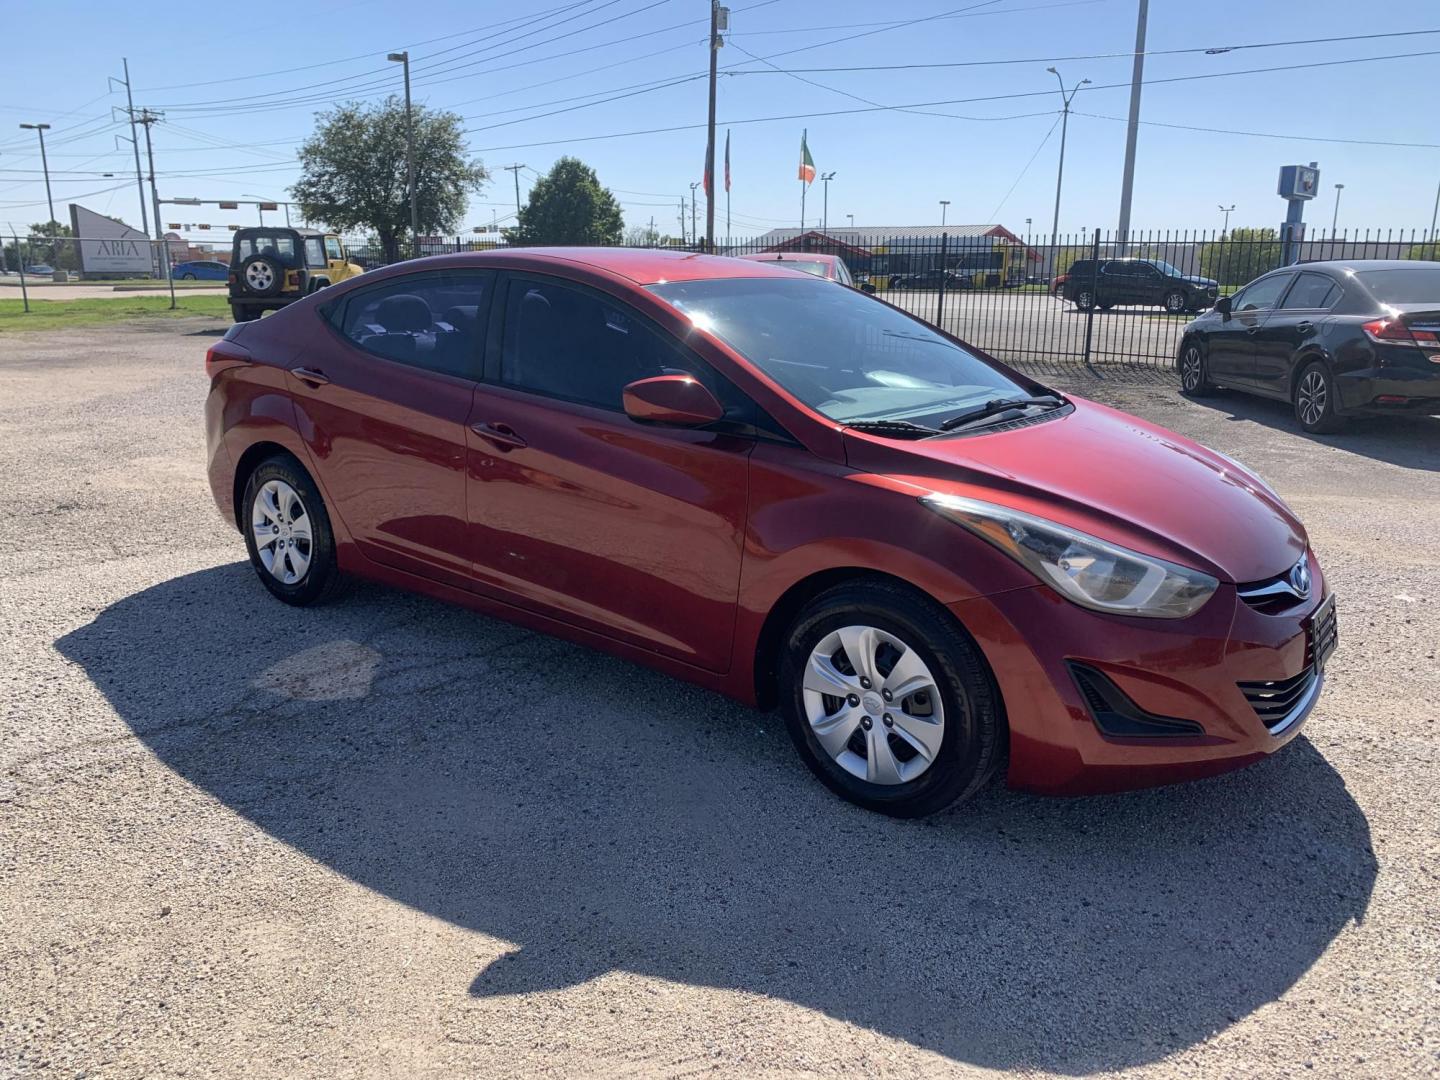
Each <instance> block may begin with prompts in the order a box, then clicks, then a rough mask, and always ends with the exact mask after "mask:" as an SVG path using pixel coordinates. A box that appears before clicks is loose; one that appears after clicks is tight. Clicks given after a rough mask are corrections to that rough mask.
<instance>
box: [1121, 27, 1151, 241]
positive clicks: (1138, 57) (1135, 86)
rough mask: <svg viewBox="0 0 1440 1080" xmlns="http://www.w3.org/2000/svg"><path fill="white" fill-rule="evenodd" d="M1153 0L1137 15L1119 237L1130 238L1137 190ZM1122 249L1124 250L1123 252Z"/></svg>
mask: <svg viewBox="0 0 1440 1080" xmlns="http://www.w3.org/2000/svg"><path fill="white" fill-rule="evenodd" d="M1149 14H1150V0H1140V9H1139V11H1138V12H1137V13H1136V16H1135V65H1134V67H1133V68H1132V69H1131V71H1130V123H1129V125H1128V127H1127V128H1126V131H1125V174H1124V177H1123V179H1122V180H1121V181H1120V227H1119V229H1118V230H1116V231H1117V233H1118V234H1119V235H1118V236H1117V237H1116V239H1118V240H1119V241H1120V243H1121V244H1122V245H1123V244H1125V243H1126V242H1128V240H1129V239H1130V196H1131V195H1133V194H1134V192H1135V140H1136V138H1137V137H1138V136H1139V134H1140V88H1141V86H1143V85H1144V82H1145V22H1146V20H1147V18H1148V17H1149ZM1123 250H1124V249H1123V248H1122V252H1123Z"/></svg>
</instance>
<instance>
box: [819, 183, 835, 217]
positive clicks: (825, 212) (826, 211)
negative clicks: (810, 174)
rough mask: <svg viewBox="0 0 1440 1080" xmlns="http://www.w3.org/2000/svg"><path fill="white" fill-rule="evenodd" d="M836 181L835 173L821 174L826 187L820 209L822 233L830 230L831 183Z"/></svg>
mask: <svg viewBox="0 0 1440 1080" xmlns="http://www.w3.org/2000/svg"><path fill="white" fill-rule="evenodd" d="M834 179H835V174H834V173H833V172H827V173H821V174H820V182H821V183H822V184H824V185H825V199H824V202H823V204H822V206H821V208H820V231H821V232H827V231H828V230H829V228H830V181H831V180H834Z"/></svg>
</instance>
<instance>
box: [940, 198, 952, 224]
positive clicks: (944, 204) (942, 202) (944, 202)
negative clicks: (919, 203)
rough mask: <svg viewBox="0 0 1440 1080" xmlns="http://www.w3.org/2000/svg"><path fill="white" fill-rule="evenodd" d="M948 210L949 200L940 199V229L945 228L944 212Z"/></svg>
mask: <svg viewBox="0 0 1440 1080" xmlns="http://www.w3.org/2000/svg"><path fill="white" fill-rule="evenodd" d="M948 209H950V200H949V199H941V200H940V227H941V228H942V229H943V228H944V227H945V211H947V210H948Z"/></svg>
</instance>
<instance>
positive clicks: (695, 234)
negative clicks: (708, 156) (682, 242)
mask: <svg viewBox="0 0 1440 1080" xmlns="http://www.w3.org/2000/svg"><path fill="white" fill-rule="evenodd" d="M699 186H700V183H699V182H698V181H697V182H695V183H693V184H691V185H690V238H691V239H692V240H694V241H695V243H697V244H698V243H700V225H699V222H698V221H697V220H696V216H697V215H696V212H695V189H696V188H698V187H699Z"/></svg>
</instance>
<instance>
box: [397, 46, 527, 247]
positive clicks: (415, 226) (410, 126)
mask: <svg viewBox="0 0 1440 1080" xmlns="http://www.w3.org/2000/svg"><path fill="white" fill-rule="evenodd" d="M385 59H386V60H389V61H391V62H392V63H398V64H404V65H405V186H406V187H407V188H408V189H409V191H410V237H411V243H413V244H415V245H417V247H416V250H417V251H418V250H419V247H418V245H419V243H420V211H419V208H418V207H417V206H416V204H415V120H414V117H413V115H412V114H411V110H410V50H409V49H406V50H405V51H404V52H398V53H393V52H392V53H391V54H390V55H388V56H387V57H385ZM516 201H517V202H518V201H519V200H518V199H517V200H516Z"/></svg>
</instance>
